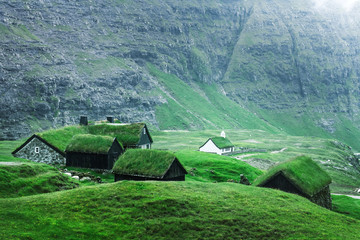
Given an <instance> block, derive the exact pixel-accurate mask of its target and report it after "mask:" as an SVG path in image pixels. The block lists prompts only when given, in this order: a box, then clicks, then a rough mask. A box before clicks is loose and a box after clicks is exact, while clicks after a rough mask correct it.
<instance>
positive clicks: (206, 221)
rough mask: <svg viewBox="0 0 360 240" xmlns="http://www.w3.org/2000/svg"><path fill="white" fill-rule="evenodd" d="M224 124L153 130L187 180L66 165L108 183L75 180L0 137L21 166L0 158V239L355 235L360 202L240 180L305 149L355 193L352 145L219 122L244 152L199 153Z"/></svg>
mask: <svg viewBox="0 0 360 240" xmlns="http://www.w3.org/2000/svg"><path fill="white" fill-rule="evenodd" d="M220 132H221V130H202V131H155V130H153V131H151V134H152V137H153V139H154V144H153V148H154V149H166V150H169V151H170V152H173V153H174V154H175V156H176V157H177V158H178V159H179V161H180V162H181V163H182V164H183V165H184V167H185V169H186V170H187V171H188V173H189V174H188V175H187V176H186V181H185V182H154V181H148V182H133V181H121V182H116V183H114V182H113V181H114V180H113V175H112V174H101V173H96V172H94V171H91V170H87V169H79V168H77V169H76V168H69V170H80V171H84V172H85V171H86V172H89V171H90V172H91V173H93V174H94V175H97V176H99V177H101V178H102V179H103V182H104V183H102V184H98V183H89V182H80V181H77V180H73V179H71V178H69V177H67V176H64V175H62V174H61V173H60V172H59V170H58V169H57V168H56V167H57V166H48V165H45V164H40V163H32V162H30V161H28V160H25V159H19V158H14V157H12V156H11V151H13V150H14V149H15V148H16V147H17V146H19V145H20V144H21V143H22V142H23V140H22V141H14V142H13V141H3V142H0V162H14V163H15V164H18V165H10V166H9V165H3V164H0V184H1V185H0V186H1V187H0V189H1V191H0V219H1V220H2V222H3V223H4V224H2V225H0V239H169V238H171V239H314V238H315V239H358V236H360V228H359V226H360V215H359V214H360V200H357V199H353V198H349V197H346V196H338V195H333V208H334V209H333V211H330V210H327V209H325V208H322V207H319V206H317V205H315V204H313V203H311V202H310V201H308V200H307V199H305V198H302V197H299V196H297V195H293V194H288V193H284V192H281V191H277V190H272V189H264V188H259V187H255V186H245V185H241V184H239V183H237V181H239V175H240V174H244V175H245V176H246V177H247V178H248V179H249V181H250V182H251V183H253V182H254V181H255V179H256V178H258V177H259V176H261V175H262V174H263V173H264V171H265V169H267V168H268V167H269V166H272V165H274V164H276V163H279V162H283V161H286V160H288V159H290V158H293V157H296V156H299V155H306V156H309V157H311V158H312V159H313V160H314V161H315V162H316V163H317V164H318V165H319V166H320V167H321V168H322V169H323V170H325V171H326V172H327V173H328V174H329V175H330V176H331V178H332V180H333V183H332V184H331V185H330V187H331V191H332V192H336V193H347V194H350V193H351V194H354V192H353V189H354V188H356V187H359V186H360V182H359V179H360V177H359V176H360V174H359V172H358V171H357V170H355V168H354V167H352V168H351V167H350V165H349V164H350V162H349V157H351V156H353V155H352V154H353V153H352V150H351V149H350V148H348V147H347V146H346V145H344V144H341V143H340V142H338V141H335V140H333V139H322V138H313V137H294V136H288V135H284V134H280V133H269V132H266V131H263V130H241V129H234V130H231V129H228V130H226V129H225V132H226V135H227V138H229V139H230V140H231V142H232V143H234V145H235V147H236V149H237V150H240V149H241V150H242V151H245V152H243V153H236V154H234V155H233V156H218V155H215V154H209V153H203V152H199V151H197V150H198V148H199V147H200V146H201V145H202V144H203V143H204V142H205V141H206V140H207V139H208V138H209V137H214V136H219V135H220ZM44 134H46V133H44ZM329 160H330V161H329ZM263 163H268V164H265V165H262V164H263ZM19 164H21V165H19ZM345 169H347V170H345ZM89 185H91V186H89ZM72 188H74V189H72ZM69 189H71V190H69Z"/></svg>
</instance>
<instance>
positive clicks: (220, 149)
mask: <svg viewBox="0 0 360 240" xmlns="http://www.w3.org/2000/svg"><path fill="white" fill-rule="evenodd" d="M221 135H223V136H225V133H224V134H223V133H221ZM234 148H235V146H234V144H232V143H231V142H230V141H229V139H227V138H225V137H213V138H209V139H208V140H207V141H206V142H205V143H204V144H203V145H202V146H201V147H200V148H199V150H200V151H201V152H208V153H216V154H219V155H222V154H224V153H229V152H233V151H234Z"/></svg>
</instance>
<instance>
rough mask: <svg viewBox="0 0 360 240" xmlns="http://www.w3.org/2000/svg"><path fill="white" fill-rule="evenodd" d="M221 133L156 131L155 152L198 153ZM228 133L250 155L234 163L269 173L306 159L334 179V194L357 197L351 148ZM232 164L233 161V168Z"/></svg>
mask: <svg viewBox="0 0 360 240" xmlns="http://www.w3.org/2000/svg"><path fill="white" fill-rule="evenodd" d="M220 132H221V131H220V130H217V131H215V130H204V131H153V132H152V136H153V139H154V144H153V148H160V149H164V148H167V149H169V150H173V151H178V150H198V149H199V147H200V146H201V145H202V144H204V143H205V141H206V140H207V139H208V138H210V137H214V136H219V135H220ZM225 132H226V136H227V138H229V139H230V140H231V142H232V143H233V144H234V145H235V146H236V147H237V148H242V149H243V150H244V151H250V152H244V153H239V154H235V155H233V156H231V157H234V158H237V159H238V160H235V159H234V160H232V161H239V162H242V161H245V162H247V163H249V164H250V165H252V166H254V167H256V168H258V169H262V170H266V169H268V168H269V167H270V166H273V165H274V164H276V163H278V162H284V161H286V160H289V159H291V158H294V157H297V156H300V155H306V156H308V157H311V158H312V159H313V160H314V161H315V162H317V163H318V165H319V166H320V167H321V168H322V169H324V170H325V171H326V172H327V173H328V174H329V175H330V176H331V178H332V184H331V190H332V191H333V192H338V193H339V192H347V193H353V190H354V189H355V188H358V187H359V186H360V164H359V160H358V158H357V157H356V156H354V153H353V151H352V149H351V148H349V146H347V145H345V144H343V143H341V142H339V141H337V140H334V139H324V138H315V137H300V136H290V135H285V134H271V133H268V132H266V131H261V130H241V129H229V130H226V129H225ZM180 153H181V152H180ZM199 156H201V155H199ZM232 161H229V162H230V164H231V163H232ZM189 166H191V164H189ZM225 168H226V167H225Z"/></svg>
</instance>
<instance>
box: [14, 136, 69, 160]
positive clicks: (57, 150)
mask: <svg viewBox="0 0 360 240" xmlns="http://www.w3.org/2000/svg"><path fill="white" fill-rule="evenodd" d="M34 138H37V139H38V140H40V141H41V142H43V143H45V144H46V145H47V146H49V147H50V148H52V149H53V150H54V151H56V152H57V153H59V154H60V155H61V156H63V157H65V156H66V154H65V152H63V151H61V150H60V149H58V148H57V147H55V146H53V145H52V144H50V143H48V142H47V141H46V140H45V139H43V138H41V137H39V136H38V135H36V134H33V135H32V136H31V137H29V138H28V139H27V140H26V141H25V142H24V143H23V144H22V145H21V146H20V147H18V148H17V149H15V150H14V151H13V152H12V153H11V154H13V155H14V154H15V153H17V152H18V151H19V150H20V149H22V148H23V147H24V146H26V145H27V144H28V143H29V142H30V141H31V140H33V139H34Z"/></svg>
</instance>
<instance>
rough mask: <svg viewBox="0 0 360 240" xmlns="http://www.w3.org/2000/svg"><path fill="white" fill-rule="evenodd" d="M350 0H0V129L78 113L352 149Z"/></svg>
mask: <svg viewBox="0 0 360 240" xmlns="http://www.w3.org/2000/svg"><path fill="white" fill-rule="evenodd" d="M359 27H360V8H359V1H353V0H345V1H339V0H305V1H296V0H290V1H289V0H267V1H262V0H256V1H246V0H222V1H200V0H199V1H187V0H185V1H173V0H156V1H147V0H142V1H127V0H106V1H92V0H79V1H65V0H55V1H47V0H42V1H35V0H28V1H22V0H11V1H1V2H0V32H1V34H0V44H1V50H0V94H1V98H0V106H1V110H0V126H1V129H2V131H1V132H0V138H1V139H15V138H19V137H23V136H27V135H29V134H31V133H33V132H34V131H39V130H41V129H45V128H50V127H56V126H61V125H65V124H73V123H77V121H78V116H79V115H82V114H86V115H88V116H89V118H90V119H94V120H97V119H103V118H104V117H105V116H106V115H114V116H115V117H117V118H119V119H120V120H121V121H124V122H128V121H146V122H147V123H149V124H150V125H152V126H153V127H154V128H159V129H202V128H216V129H225V128H228V129H229V128H260V129H264V130H269V131H279V132H281V131H283V132H287V133H289V134H295V135H315V136H322V137H330V138H332V137H335V138H339V139H341V140H342V141H345V142H347V143H348V144H350V145H351V146H353V147H355V148H357V149H360V144H359V143H358V141H357V139H358V137H357V136H358V135H359V134H360V130H359V129H360V121H359V110H360V88H359V87H360V86H359V76H360V54H359V53H360V45H359V42H360V31H359Z"/></svg>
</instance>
